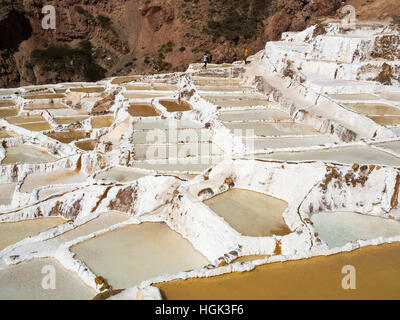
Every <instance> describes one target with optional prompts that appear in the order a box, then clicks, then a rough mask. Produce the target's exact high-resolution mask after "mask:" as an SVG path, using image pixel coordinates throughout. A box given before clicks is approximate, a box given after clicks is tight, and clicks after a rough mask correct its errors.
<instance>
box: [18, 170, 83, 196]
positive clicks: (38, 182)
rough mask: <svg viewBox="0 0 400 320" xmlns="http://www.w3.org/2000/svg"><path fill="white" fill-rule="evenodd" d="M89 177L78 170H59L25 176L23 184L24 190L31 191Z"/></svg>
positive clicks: (77, 182) (71, 182) (77, 181)
mask: <svg viewBox="0 0 400 320" xmlns="http://www.w3.org/2000/svg"><path fill="white" fill-rule="evenodd" d="M86 179H87V177H86V176H85V175H84V174H83V173H82V172H80V171H78V170H59V171H54V172H48V173H34V174H30V175H29V176H28V177H26V178H25V180H24V183H23V184H22V186H21V191H22V192H27V193H30V192H32V191H33V190H34V189H36V188H39V187H42V186H46V185H57V184H79V183H82V182H84V181H86Z"/></svg>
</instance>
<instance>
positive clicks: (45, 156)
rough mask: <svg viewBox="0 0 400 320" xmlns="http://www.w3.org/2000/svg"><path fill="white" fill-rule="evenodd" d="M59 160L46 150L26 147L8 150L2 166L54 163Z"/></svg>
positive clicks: (9, 148)
mask: <svg viewBox="0 0 400 320" xmlns="http://www.w3.org/2000/svg"><path fill="white" fill-rule="evenodd" d="M56 160H57V158H56V157H55V156H53V155H51V154H50V153H48V152H47V151H46V150H43V149H40V148H37V147H33V146H29V145H24V146H15V147H8V148H6V156H5V158H4V159H3V161H2V162H1V164H14V163H43V162H53V161H56Z"/></svg>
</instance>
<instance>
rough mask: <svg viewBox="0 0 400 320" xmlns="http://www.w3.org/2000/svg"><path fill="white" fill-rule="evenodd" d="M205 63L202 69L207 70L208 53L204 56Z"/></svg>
mask: <svg viewBox="0 0 400 320" xmlns="http://www.w3.org/2000/svg"><path fill="white" fill-rule="evenodd" d="M203 62H204V66H203V67H202V69H207V63H208V56H207V53H205V54H204V57H203Z"/></svg>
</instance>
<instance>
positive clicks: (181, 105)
mask: <svg viewBox="0 0 400 320" xmlns="http://www.w3.org/2000/svg"><path fill="white" fill-rule="evenodd" d="M160 104H161V105H163V106H164V107H165V108H166V109H167V111H168V112H178V111H181V112H183V111H190V110H192V106H191V105H190V104H189V103H188V102H186V101H183V100H160Z"/></svg>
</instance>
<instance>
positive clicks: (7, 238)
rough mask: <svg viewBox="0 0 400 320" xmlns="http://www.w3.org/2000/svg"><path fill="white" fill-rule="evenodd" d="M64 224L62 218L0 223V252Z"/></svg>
mask: <svg viewBox="0 0 400 320" xmlns="http://www.w3.org/2000/svg"><path fill="white" fill-rule="evenodd" d="M65 222H66V221H65V220H64V219H62V218H40V219H34V220H25V221H19V222H7V223H0V250H3V249H4V248H6V247H8V246H10V245H12V244H14V243H17V242H19V241H21V240H23V239H25V238H28V237H32V236H35V235H37V234H39V233H41V232H43V231H46V230H48V229H51V228H54V227H56V226H58V225H60V224H63V223H65Z"/></svg>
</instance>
